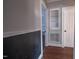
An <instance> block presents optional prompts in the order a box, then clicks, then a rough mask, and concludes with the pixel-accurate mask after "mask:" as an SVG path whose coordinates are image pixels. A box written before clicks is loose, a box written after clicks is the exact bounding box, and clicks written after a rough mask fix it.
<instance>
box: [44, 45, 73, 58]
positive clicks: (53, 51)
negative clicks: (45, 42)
mask: <svg viewBox="0 0 79 59" xmlns="http://www.w3.org/2000/svg"><path fill="white" fill-rule="evenodd" d="M72 57H73V49H72V48H68V47H66V48H61V47H51V46H48V47H46V48H45V50H44V58H43V59H73V58H72Z"/></svg>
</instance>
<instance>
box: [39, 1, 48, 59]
mask: <svg viewBox="0 0 79 59" xmlns="http://www.w3.org/2000/svg"><path fill="white" fill-rule="evenodd" d="M42 5H43V6H44V7H45V8H46V9H47V7H46V5H45V3H44V1H43V0H40V16H41V57H42V56H43V42H42ZM41 57H39V58H41Z"/></svg>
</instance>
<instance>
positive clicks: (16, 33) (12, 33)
mask: <svg viewBox="0 0 79 59" xmlns="http://www.w3.org/2000/svg"><path fill="white" fill-rule="evenodd" d="M34 31H39V29H35V30H32V29H31V30H22V31H11V32H4V33H3V37H4V38H5V37H10V36H14V35H19V34H24V33H29V32H34Z"/></svg>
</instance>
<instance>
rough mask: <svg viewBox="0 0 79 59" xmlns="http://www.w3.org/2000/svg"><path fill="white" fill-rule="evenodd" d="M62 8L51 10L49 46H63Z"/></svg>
mask: <svg viewBox="0 0 79 59" xmlns="http://www.w3.org/2000/svg"><path fill="white" fill-rule="evenodd" d="M61 11H62V10H61V8H55V9H50V16H49V17H50V18H49V19H48V20H50V21H49V24H48V25H49V39H48V45H49V46H61V45H62V15H61Z"/></svg>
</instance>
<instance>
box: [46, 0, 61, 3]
mask: <svg viewBox="0 0 79 59" xmlns="http://www.w3.org/2000/svg"><path fill="white" fill-rule="evenodd" d="M55 1H62V0H47V3H50V2H55Z"/></svg>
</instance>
